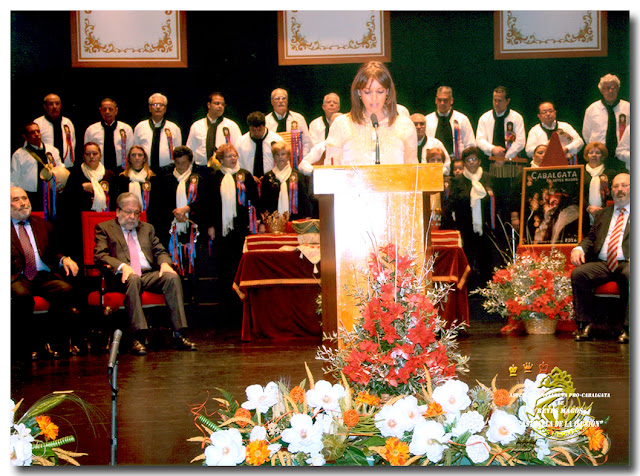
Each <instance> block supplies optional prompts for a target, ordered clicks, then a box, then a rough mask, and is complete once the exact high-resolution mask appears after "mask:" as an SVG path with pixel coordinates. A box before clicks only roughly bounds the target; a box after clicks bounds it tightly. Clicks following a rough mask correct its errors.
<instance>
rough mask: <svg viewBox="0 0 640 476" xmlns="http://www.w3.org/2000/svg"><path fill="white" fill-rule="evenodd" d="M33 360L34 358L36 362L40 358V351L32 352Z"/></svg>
mask: <svg viewBox="0 0 640 476" xmlns="http://www.w3.org/2000/svg"><path fill="white" fill-rule="evenodd" d="M31 360H33V361H34V362H35V361H36V360H40V352H35V351H33V352H31Z"/></svg>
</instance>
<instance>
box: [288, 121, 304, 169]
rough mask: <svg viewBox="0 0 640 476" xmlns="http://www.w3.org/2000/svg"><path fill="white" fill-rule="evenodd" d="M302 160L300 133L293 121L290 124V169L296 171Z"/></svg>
mask: <svg viewBox="0 0 640 476" xmlns="http://www.w3.org/2000/svg"><path fill="white" fill-rule="evenodd" d="M302 159H303V157H302V132H301V131H300V129H298V124H297V123H296V122H295V121H294V122H292V123H291V168H292V169H297V168H298V164H299V163H300V162H302Z"/></svg>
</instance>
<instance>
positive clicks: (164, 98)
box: [149, 93, 169, 106]
mask: <svg viewBox="0 0 640 476" xmlns="http://www.w3.org/2000/svg"><path fill="white" fill-rule="evenodd" d="M155 97H161V98H162V100H163V101H164V105H165V106H166V105H168V104H169V100H168V99H167V96H165V95H164V94H160V93H153V94H152V95H151V96H149V104H153V98H155Z"/></svg>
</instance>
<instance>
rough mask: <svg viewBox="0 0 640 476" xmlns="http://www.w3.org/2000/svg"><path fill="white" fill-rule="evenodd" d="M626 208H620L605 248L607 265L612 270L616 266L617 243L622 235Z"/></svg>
mask: <svg viewBox="0 0 640 476" xmlns="http://www.w3.org/2000/svg"><path fill="white" fill-rule="evenodd" d="M626 211H627V210H626V209H624V208H621V209H620V214H619V215H618V219H617V220H616V224H615V226H614V227H613V231H612V232H611V238H610V239H609V247H608V248H607V267H608V268H609V269H610V270H611V272H614V271H615V270H616V268H617V267H618V243H619V242H620V237H621V236H622V224H623V223H624V214H625V212H626Z"/></svg>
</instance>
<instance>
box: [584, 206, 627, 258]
mask: <svg viewBox="0 0 640 476" xmlns="http://www.w3.org/2000/svg"><path fill="white" fill-rule="evenodd" d="M613 209H614V206H613V205H609V206H608V207H605V208H603V209H602V210H601V211H600V212H599V213H598V214H597V215H596V217H595V221H594V222H593V226H592V227H591V229H590V230H589V233H588V234H587V236H585V237H584V238H583V239H582V241H581V242H580V246H581V247H582V249H583V250H584V254H585V261H587V262H589V261H598V253H600V250H601V249H602V245H603V244H604V240H606V238H607V232H608V231H609V225H610V224H611V218H612V217H613ZM630 226H631V217H629V219H628V220H627V225H626V226H625V228H624V232H623V234H622V252H623V253H624V257H625V258H626V259H629V228H630Z"/></svg>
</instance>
